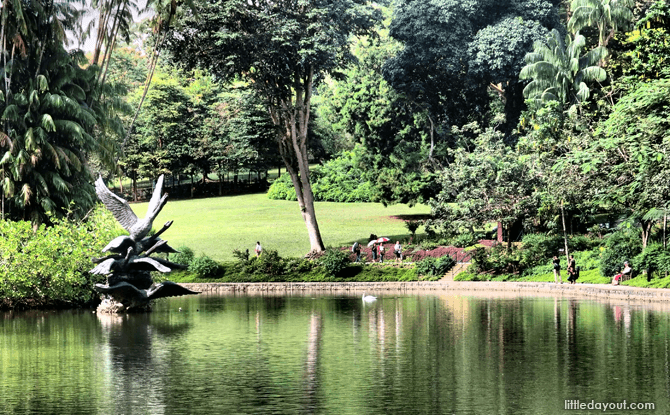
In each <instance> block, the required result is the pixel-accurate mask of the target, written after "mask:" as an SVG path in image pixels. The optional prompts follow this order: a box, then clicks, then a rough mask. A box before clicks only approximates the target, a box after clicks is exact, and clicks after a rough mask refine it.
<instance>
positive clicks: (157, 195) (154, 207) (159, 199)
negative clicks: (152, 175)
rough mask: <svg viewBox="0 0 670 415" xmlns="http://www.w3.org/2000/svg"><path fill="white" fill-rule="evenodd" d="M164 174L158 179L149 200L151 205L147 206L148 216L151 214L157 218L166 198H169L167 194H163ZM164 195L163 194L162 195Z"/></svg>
mask: <svg viewBox="0 0 670 415" xmlns="http://www.w3.org/2000/svg"><path fill="white" fill-rule="evenodd" d="M164 177H165V176H164V175H162V174H161V176H160V177H159V178H158V180H157V181H156V187H155V188H154V193H153V194H152V195H151V200H149V206H148V207H147V217H148V216H149V215H151V216H152V218H151V219H152V220H153V218H155V217H156V216H158V213H159V212H160V211H161V209H163V206H162V205H164V204H165V203H164V201H165V199H167V195H162V193H163V179H164ZM161 195H162V196H161Z"/></svg>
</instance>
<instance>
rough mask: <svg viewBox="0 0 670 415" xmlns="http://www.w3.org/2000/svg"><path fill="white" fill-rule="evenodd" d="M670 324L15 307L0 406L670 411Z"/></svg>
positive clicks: (617, 316)
mask: <svg viewBox="0 0 670 415" xmlns="http://www.w3.org/2000/svg"><path fill="white" fill-rule="evenodd" d="M180 308H181V311H180ZM669 332H670V314H669V313H668V312H667V311H665V310H663V309H660V308H652V307H634V306H631V305H627V304H625V303H621V304H607V303H601V302H597V301H591V300H578V299H566V298H561V299H553V298H542V297H507V298H494V297H491V298H487V297H473V296H468V295H465V296H459V295H452V294H446V293H445V294H444V295H439V294H436V293H435V292H432V293H428V294H425V295H421V294H400V295H390V294H388V295H386V296H384V295H383V294H382V295H380V296H379V298H378V300H377V301H375V302H373V303H364V302H363V301H362V300H361V297H360V296H356V297H354V296H353V294H352V295H351V296H347V295H340V296H333V295H326V294H323V293H312V294H311V295H309V294H307V295H296V296H244V295H237V296H233V295H230V296H219V295H204V294H201V295H199V296H189V297H180V298H172V299H165V300H161V301H159V302H157V304H155V306H154V311H153V312H151V313H148V314H136V315H122V316H106V315H97V314H95V313H92V312H91V311H90V310H88V311H81V310H80V311H50V312H14V313H3V314H0V374H1V376H0V413H11V414H27V413H31V414H32V413H44V414H54V413H59V414H61V413H62V414H66V413H67V414H225V413H253V414H259V413H260V414H263V413H289V414H290V413H323V414H387V413H408V414H428V413H431V414H433V413H444V414H450V413H458V414H461V413H465V414H467V413H472V414H493V413H500V414H512V413H513V414H556V413H586V412H587V411H586V409H585V410H583V411H581V410H566V409H569V408H575V407H579V405H580V404H581V405H584V408H587V409H588V406H587V405H591V407H592V408H596V409H597V408H598V406H596V405H598V404H600V405H602V404H607V405H616V404H619V405H622V404H623V402H624V401H626V404H627V405H630V404H631V403H633V404H635V403H652V404H653V405H654V406H655V411H653V412H654V413H668V411H670V360H669V358H670V343H669ZM577 401H579V402H577ZM610 408H615V407H613V406H610ZM595 412H602V411H595ZM608 412H615V413H617V411H614V410H611V409H610V410H608ZM648 412H652V411H645V410H638V411H635V413H648ZM618 413H621V411H619V412H618Z"/></svg>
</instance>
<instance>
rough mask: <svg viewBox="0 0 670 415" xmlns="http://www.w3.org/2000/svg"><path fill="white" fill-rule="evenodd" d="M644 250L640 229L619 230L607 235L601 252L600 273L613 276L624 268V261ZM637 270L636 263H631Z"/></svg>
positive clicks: (604, 275)
mask: <svg viewBox="0 0 670 415" xmlns="http://www.w3.org/2000/svg"><path fill="white" fill-rule="evenodd" d="M641 251H642V241H641V238H640V234H639V229H635V230H632V229H622V230H618V231H616V232H614V233H612V234H611V235H609V236H608V237H607V239H606V240H605V247H604V248H602V252H601V254H600V274H601V275H602V276H603V277H608V278H612V277H613V276H614V275H616V274H617V273H619V271H621V269H622V268H623V262H624V261H631V262H632V260H633V258H635V256H636V255H637V254H639V253H640V252H641ZM631 267H632V268H633V270H634V271H635V272H637V271H639V269H638V268H636V264H634V263H631Z"/></svg>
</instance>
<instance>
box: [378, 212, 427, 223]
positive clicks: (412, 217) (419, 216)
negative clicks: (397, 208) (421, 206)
mask: <svg viewBox="0 0 670 415" xmlns="http://www.w3.org/2000/svg"><path fill="white" fill-rule="evenodd" d="M389 217H390V218H391V219H397V220H404V221H408V220H425V219H431V218H432V216H431V215H429V214H421V213H416V214H411V215H410V214H407V215H392V216H389Z"/></svg>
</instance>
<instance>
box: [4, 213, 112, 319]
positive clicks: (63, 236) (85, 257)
mask: <svg viewBox="0 0 670 415" xmlns="http://www.w3.org/2000/svg"><path fill="white" fill-rule="evenodd" d="M122 234H124V231H123V230H122V229H121V228H120V227H119V226H118V225H117V223H116V220H114V218H113V217H112V215H111V213H110V212H109V211H107V210H106V209H104V208H102V207H101V205H100V206H98V207H97V208H96V209H95V210H94V211H93V212H92V213H91V214H90V215H89V216H88V218H87V220H86V221H85V222H79V221H78V222H69V221H67V220H60V219H53V226H51V227H45V226H44V225H42V226H40V227H39V228H38V229H37V230H36V231H33V229H32V226H31V224H30V222H10V221H0V308H25V307H31V306H36V307H60V306H67V307H72V306H81V305H84V304H89V303H92V302H95V301H96V300H97V294H96V293H95V292H94V291H93V286H94V285H95V284H96V283H101V282H104V276H100V275H92V274H90V273H89V272H88V271H89V270H90V269H92V268H93V267H94V265H95V264H93V263H92V262H91V258H92V257H100V256H102V255H103V253H102V248H104V247H105V245H107V244H108V243H109V241H111V240H112V239H114V238H115V237H116V236H119V235H122Z"/></svg>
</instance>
